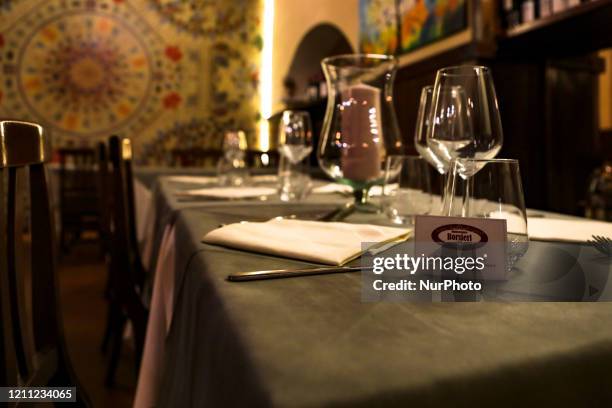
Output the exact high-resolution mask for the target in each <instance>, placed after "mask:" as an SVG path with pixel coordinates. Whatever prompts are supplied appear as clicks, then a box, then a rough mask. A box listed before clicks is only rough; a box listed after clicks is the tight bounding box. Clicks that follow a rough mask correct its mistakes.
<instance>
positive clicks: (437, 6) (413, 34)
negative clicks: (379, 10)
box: [398, 0, 467, 52]
mask: <svg viewBox="0 0 612 408" xmlns="http://www.w3.org/2000/svg"><path fill="white" fill-rule="evenodd" d="M398 8H399V15H400V25H401V47H400V48H401V52H407V51H411V50H414V49H415V48H419V47H421V46H423V45H426V44H429V43H431V42H434V41H436V40H439V39H442V38H445V37H448V36H449V35H451V34H454V33H456V32H457V31H460V30H462V29H464V28H466V27H467V18H466V3H465V0H399V6H398Z"/></svg>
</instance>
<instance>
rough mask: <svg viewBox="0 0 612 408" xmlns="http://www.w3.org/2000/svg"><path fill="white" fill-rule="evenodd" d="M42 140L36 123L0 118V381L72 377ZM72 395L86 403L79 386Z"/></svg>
mask: <svg viewBox="0 0 612 408" xmlns="http://www.w3.org/2000/svg"><path fill="white" fill-rule="evenodd" d="M47 142H48V141H47V140H46V138H45V135H44V132H43V128H42V127H41V126H40V125H37V124H34V123H28V122H19V121H0V312H1V315H2V320H1V321H0V351H1V352H0V358H1V359H2V361H1V362H0V363H1V364H0V369H1V370H2V371H1V372H0V385H2V386H50V385H54V386H68V385H71V386H72V385H75V384H76V383H77V379H76V376H75V375H74V372H73V370H72V368H71V365H70V361H69V359H68V355H67V352H66V347H65V342H64V337H63V327H62V321H61V317H60V308H59V304H58V285H57V276H56V259H55V253H54V248H55V245H54V242H53V241H54V231H53V219H52V213H51V208H50V202H49V192H48V191H49V189H48V186H47V178H46V173H45V167H44V163H45V162H46V161H47V160H48V158H49V149H48V148H47V146H48V145H47ZM26 179H27V183H26V182H25V180H26ZM28 185H29V189H28V188H27V186H28ZM28 193H29V194H28ZM28 196H29V197H28ZM24 204H25V205H24ZM27 208H29V220H30V222H29V228H26V224H27V218H28V214H27V211H26V210H27ZM77 395H78V397H77V398H78V399H79V400H80V401H81V403H82V404H87V403H86V402H85V401H87V398H86V397H85V396H84V394H83V389H82V388H80V389H78V390H77Z"/></svg>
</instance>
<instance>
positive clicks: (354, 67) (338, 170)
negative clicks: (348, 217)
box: [317, 54, 403, 211]
mask: <svg viewBox="0 0 612 408" xmlns="http://www.w3.org/2000/svg"><path fill="white" fill-rule="evenodd" d="M321 65H322V66H323V72H324V73H325V78H326V80H327V88H328V100H327V110H326V112H325V120H324V123H323V129H322V132H321V138H320V141H319V146H318V150H317V157H318V159H319V165H320V166H321V168H322V169H323V171H325V173H327V174H328V175H329V176H330V177H331V178H333V179H335V180H336V181H337V182H339V183H343V184H347V185H349V186H351V187H352V188H353V192H354V205H353V206H352V207H351V208H352V209H351V211H353V210H355V209H357V210H359V211H376V210H377V209H378V208H376V207H375V206H373V205H371V204H370V203H369V202H368V192H369V190H370V188H371V187H372V186H374V185H382V184H383V181H384V174H385V168H384V166H385V160H386V158H387V156H389V155H392V154H401V153H402V152H403V149H402V142H401V138H400V132H399V127H398V125H397V119H396V117H395V111H394V108H393V80H394V78H395V72H396V70H397V60H396V59H395V58H394V57H392V56H388V55H374V54H355V55H339V56H335V57H330V58H325V59H324V60H323V61H322V63H321Z"/></svg>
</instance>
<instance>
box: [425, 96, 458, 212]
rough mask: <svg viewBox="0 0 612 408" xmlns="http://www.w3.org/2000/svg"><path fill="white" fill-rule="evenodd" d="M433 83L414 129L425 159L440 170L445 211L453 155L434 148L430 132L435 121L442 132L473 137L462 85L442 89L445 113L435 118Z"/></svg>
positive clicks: (441, 109) (441, 104) (441, 192)
mask: <svg viewBox="0 0 612 408" xmlns="http://www.w3.org/2000/svg"><path fill="white" fill-rule="evenodd" d="M433 91H434V87H433V85H428V86H425V87H423V89H422V90H421V99H420V102H419V111H418V114H417V123H416V128H415V132H414V146H415V148H416V150H417V152H418V153H419V155H421V157H423V158H424V159H425V160H427V162H429V164H431V165H432V166H433V167H434V168H435V169H436V170H437V172H438V177H437V179H438V180H439V185H440V187H439V190H440V197H439V202H438V204H439V205H438V209H439V210H441V205H442V200H443V199H444V188H445V177H446V174H447V173H448V166H449V164H450V158H449V155H448V154H441V153H440V152H438V151H437V150H434V149H432V147H430V145H429V143H428V138H427V135H428V131H429V128H430V126H431V123H432V121H436V122H437V125H438V129H437V132H438V134H439V133H440V132H442V131H445V132H451V130H452V132H453V135H454V136H455V137H456V138H457V139H466V138H469V136H468V135H466V134H467V133H468V132H469V129H470V128H469V118H468V116H467V109H465V105H466V102H465V94H464V93H463V92H462V88H461V87H451V88H447V87H445V88H441V89H440V94H441V96H440V97H439V98H438V100H439V104H440V109H439V111H440V112H441V114H440V115H438V116H437V117H436V118H435V119H434V118H433V117H432V108H433V103H432V102H433Z"/></svg>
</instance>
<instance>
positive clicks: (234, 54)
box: [0, 0, 262, 163]
mask: <svg viewBox="0 0 612 408" xmlns="http://www.w3.org/2000/svg"><path fill="white" fill-rule="evenodd" d="M9 3H10V7H8V6H7V5H8V4H9ZM260 4H261V3H260V0H231V1H227V0H212V1H211V0H206V1H205V0H193V1H181V2H176V1H169V0H129V1H127V0H79V1H65V0H18V1H17V0H12V1H10V2H8V3H4V7H2V8H0V115H1V116H2V117H11V118H18V119H24V120H33V121H36V122H39V123H42V124H43V125H45V126H46V127H47V128H48V129H49V130H50V133H51V134H52V137H53V143H54V145H55V146H62V145H67V144H71V145H78V146H87V145H89V146H92V145H93V144H94V143H95V142H96V141H98V140H101V139H106V138H107V137H108V136H109V135H111V134H120V135H125V136H128V137H130V138H132V139H133V140H134V145H135V150H136V157H137V158H140V161H141V162H150V163H156V162H161V161H163V159H164V155H165V153H164V152H165V151H166V150H167V149H171V148H172V147H174V146H181V147H182V148H185V147H189V146H199V147H206V146H215V145H217V144H219V143H220V139H221V137H222V134H223V133H224V132H225V131H227V130H233V129H237V128H240V129H244V130H245V131H246V132H247V134H249V135H250V136H251V137H253V136H255V134H254V133H255V131H256V124H257V120H258V119H259V116H258V103H257V102H258V95H257V89H258V76H259V74H258V69H259V58H260V52H261V46H262V44H261V36H260V31H261V30H260V28H261V27H260V12H261V11H260V10H261V6H260ZM232 10H240V12H235V11H234V12H233V14H232ZM236 83H240V84H243V86H240V87H236V86H235V84H236ZM194 124H195V125H194ZM139 153H140V154H139Z"/></svg>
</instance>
